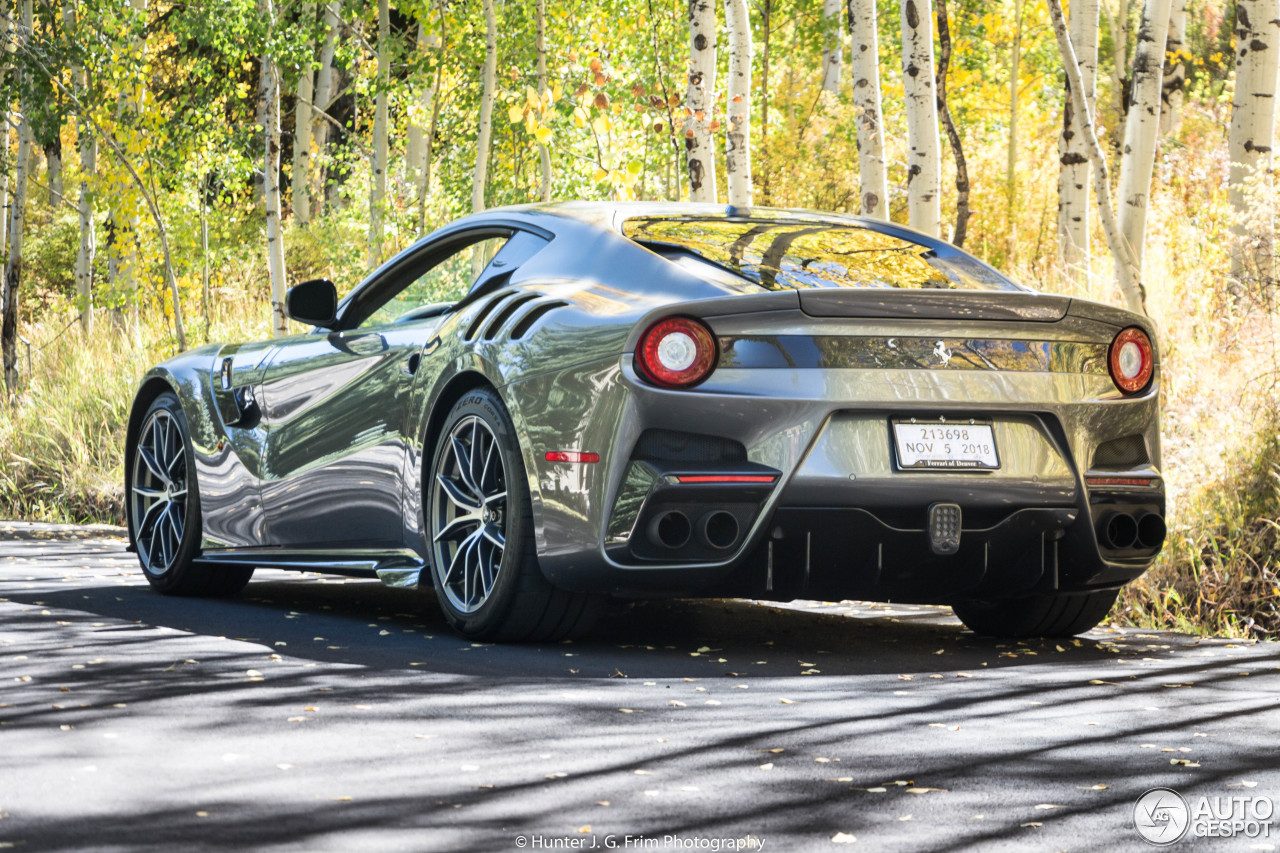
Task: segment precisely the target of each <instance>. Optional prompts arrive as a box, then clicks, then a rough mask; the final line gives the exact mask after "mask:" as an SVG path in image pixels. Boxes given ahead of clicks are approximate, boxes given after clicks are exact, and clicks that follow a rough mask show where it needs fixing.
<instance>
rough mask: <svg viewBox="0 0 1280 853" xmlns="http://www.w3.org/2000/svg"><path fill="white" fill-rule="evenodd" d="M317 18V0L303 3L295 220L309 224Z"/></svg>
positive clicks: (296, 108)
mask: <svg viewBox="0 0 1280 853" xmlns="http://www.w3.org/2000/svg"><path fill="white" fill-rule="evenodd" d="M315 20H316V4H315V0H307V2H305V3H303V4H302V28H303V31H304V32H305V33H307V36H306V51H305V56H306V58H305V59H304V60H303V63H302V68H300V69H299V70H298V89H297V95H298V97H297V98H296V99H295V100H294V106H293V221H294V223H295V224H297V225H306V224H307V222H308V221H309V220H310V219H311V192H310V190H311V181H310V179H311V123H312V121H314V119H313V118H312V115H311V110H312V109H313V108H314V107H313V106H312V103H313V101H314V98H315V71H314V70H313V69H312V68H311V57H312V56H313V55H314V53H313V51H314V49H315V48H314V46H313V45H312V43H311V28H312V26H313V25H314V24H315Z"/></svg>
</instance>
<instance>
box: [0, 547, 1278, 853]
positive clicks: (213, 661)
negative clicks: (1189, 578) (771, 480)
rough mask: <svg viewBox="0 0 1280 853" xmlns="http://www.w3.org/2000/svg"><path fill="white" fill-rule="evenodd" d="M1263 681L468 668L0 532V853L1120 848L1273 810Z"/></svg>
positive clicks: (322, 596)
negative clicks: (1201, 805) (1236, 808)
mask: <svg viewBox="0 0 1280 853" xmlns="http://www.w3.org/2000/svg"><path fill="white" fill-rule="evenodd" d="M1277 651H1278V648H1277V646H1276V645H1274V644H1263V643H1259V644H1255V645H1250V644H1246V643H1241V642H1239V641H1235V642H1232V641H1227V640H1197V639H1195V638H1192V637H1188V636H1183V635H1179V634H1171V633H1149V632H1142V631H1136V630H1127V629H1126V630H1116V629H1109V630H1108V629H1104V630H1098V631H1094V632H1092V633H1090V634H1089V635H1087V636H1086V637H1084V638H1081V639H1079V640H1076V641H1063V642H1052V641H1049V642H1039V641H1037V642H1030V643H1026V644H1016V643H997V642H993V641H987V640H983V639H980V638H977V637H975V636H973V635H972V634H970V633H969V632H968V631H966V630H964V629H963V628H962V627H961V626H960V624H959V622H957V621H956V620H955V619H954V618H953V617H952V616H951V613H950V611H949V610H947V609H945V608H925V607H905V606H901V605H893V606H888V605H869V604H862V603H854V602H843V603H840V604H818V603H814V602H797V603H795V604H793V605H789V606H786V607H778V606H774V605H762V604H757V603H753V602H745V601H708V602H691V601H655V602H649V603H643V604H636V605H632V606H621V605H620V606H619V607H617V608H616V609H615V610H614V611H613V612H612V613H611V614H610V616H609V617H608V618H607V619H606V620H604V624H603V625H602V626H601V627H600V628H599V629H598V631H597V632H596V634H595V635H594V636H593V637H592V638H590V639H589V640H587V641H579V642H576V643H566V644H557V645H550V646H526V647H500V646H491V645H477V644H472V643H469V642H467V641H464V640H461V639H460V638H458V637H457V636H455V635H452V634H451V633H450V632H449V631H448V629H447V628H446V627H445V626H444V624H443V621H442V619H441V618H440V616H439V615H438V614H437V612H436V610H435V604H434V601H432V599H431V598H430V596H427V595H414V594H409V593H404V592H394V591H391V590H386V589H383V588H382V587H381V586H380V585H379V584H378V583H377V582H376V581H352V580H344V579H341V578H321V577H318V576H315V575H291V574H287V573H282V572H265V571H264V572H259V575H258V577H257V578H255V580H254V582H253V583H252V584H250V586H249V588H248V589H247V590H246V592H245V594H244V595H243V596H242V597H241V598H239V599H236V600H230V601H201V600H187V599H172V598H163V597H161V596H159V595H156V594H154V593H152V592H151V591H150V590H149V589H148V587H147V585H146V583H145V581H144V580H143V579H142V577H141V575H140V573H139V570H138V569H137V566H136V563H135V562H134V559H133V556H132V555H131V554H127V553H126V552H125V551H124V542H123V541H122V540H121V539H120V531H118V530H114V529H111V528H105V529H104V528H96V529H84V528H53V527H48V526H40V525H27V524H20V523H11V524H3V523H0V685H2V686H0V849H20V850H32V851H35V850H77V851H78V850H109V851H114V850H182V851H187V850H226V849H255V850H272V851H277V850H281V851H283V850H300V851H301V850H305V851H317V850H342V851H348V850H373V851H390V850H450V851H455V850H456V851H464V850H475V851H508V850H519V849H525V850H547V849H592V846H593V845H594V846H595V849H598V850H604V849H617V850H659V849H661V850H716V849H762V850H810V849H834V850H841V849H863V850H886V851H919V850H934V851H943V850H962V849H965V850H969V849H972V850H1019V851H1021V850H1101V851H1113V850H1146V849H1150V847H1149V845H1148V844H1147V843H1146V842H1144V841H1143V840H1142V839H1141V837H1140V836H1139V835H1138V833H1137V830H1135V828H1134V826H1133V814H1134V804H1135V801H1136V800H1137V798H1138V797H1139V795H1140V794H1142V793H1143V792H1144V791H1146V790H1148V789H1150V788H1153V787H1157V786H1167V787H1169V788H1172V789H1174V790H1176V791H1177V792H1179V793H1181V794H1182V795H1184V797H1186V799H1187V800H1188V802H1189V803H1191V804H1192V807H1193V808H1195V803H1196V802H1198V801H1200V800H1201V799H1202V798H1205V797H1208V798H1210V801H1211V802H1217V803H1219V804H1221V802H1222V801H1221V800H1217V801H1214V800H1212V798H1215V797H1218V798H1227V797H1237V798H1238V797H1248V798H1269V800H1270V801H1275V800H1276V799H1280V760H1278V757H1280V750H1278V749H1277V733H1278V732H1280V709H1278V707H1277V705H1278V701H1277V700H1278V698H1280V654H1277ZM1240 802H1246V801H1240ZM1247 802H1256V800H1249V801H1247ZM1274 823H1275V826H1274V827H1273V828H1272V827H1270V824H1267V828H1269V829H1273V830H1274V831H1273V832H1272V833H1271V836H1260V837H1253V838H1248V837H1244V836H1242V835H1238V836H1236V837H1234V838H1203V837H1201V838H1195V837H1190V836H1189V837H1187V838H1186V839H1184V840H1183V841H1181V842H1179V843H1178V844H1177V845H1176V847H1175V849H1178V850H1182V849H1188V850H1207V851H1228V850H1249V849H1263V850H1270V849H1276V848H1277V847H1280V815H1278V816H1277V817H1276V818H1275V820H1274ZM1256 828H1257V827H1255V829H1256ZM851 837H852V838H853V839H856V840H850V839H851ZM833 839H834V840H833ZM521 845H523V846H521ZM611 845H612V846H611ZM734 845H737V846H736V847H735V846H734ZM844 845H849V847H848V848H846V847H845V846H844Z"/></svg>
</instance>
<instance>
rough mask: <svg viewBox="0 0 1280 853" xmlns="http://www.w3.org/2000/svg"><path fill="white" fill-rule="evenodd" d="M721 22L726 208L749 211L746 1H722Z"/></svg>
mask: <svg viewBox="0 0 1280 853" xmlns="http://www.w3.org/2000/svg"><path fill="white" fill-rule="evenodd" d="M724 20H725V25H726V27H727V29H728V31H729V79H728V85H727V89H728V92H727V95H728V98H729V105H728V107H727V109H726V110H725V113H726V115H725V118H726V119H727V120H728V122H729V126H728V132H727V133H726V134H725V151H724V161H725V175H726V177H727V179H728V184H729V204H731V205H733V206H734V207H750V206H751V203H752V195H753V189H752V179H751V18H750V17H749V15H748V13H747V0H725V2H724Z"/></svg>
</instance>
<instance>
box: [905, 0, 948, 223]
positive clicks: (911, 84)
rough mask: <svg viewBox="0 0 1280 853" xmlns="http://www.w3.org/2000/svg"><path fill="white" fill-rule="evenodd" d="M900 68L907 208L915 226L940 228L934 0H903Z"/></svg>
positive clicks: (940, 182)
mask: <svg viewBox="0 0 1280 853" xmlns="http://www.w3.org/2000/svg"><path fill="white" fill-rule="evenodd" d="M902 71H903V81H902V82H903V86H904V88H905V90H906V107H907V149H908V150H907V211H908V217H909V222H910V225H911V227H912V228H915V229H916V230H918V231H923V232H924V233H925V234H928V235H930V236H932V237H937V236H939V235H940V234H941V231H942V198H941V190H942V158H941V155H940V149H941V145H940V142H939V139H938V103H937V98H936V96H935V94H934V88H933V86H934V83H933V81H934V71H933V10H932V9H931V8H930V0H902Z"/></svg>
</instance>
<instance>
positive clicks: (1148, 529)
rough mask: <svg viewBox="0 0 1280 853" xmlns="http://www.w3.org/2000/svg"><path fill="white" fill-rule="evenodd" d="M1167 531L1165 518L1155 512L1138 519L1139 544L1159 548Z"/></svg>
mask: <svg viewBox="0 0 1280 853" xmlns="http://www.w3.org/2000/svg"><path fill="white" fill-rule="evenodd" d="M1166 532H1167V531H1166V529H1165V524H1164V519H1163V518H1161V517H1160V516H1159V515H1157V514H1156V513H1154V512H1150V513H1147V514H1146V515H1144V516H1142V518H1140V519H1138V544H1139V545H1141V546H1142V547H1143V548H1159V547H1160V546H1161V545H1163V544H1164V537H1165V533H1166Z"/></svg>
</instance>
